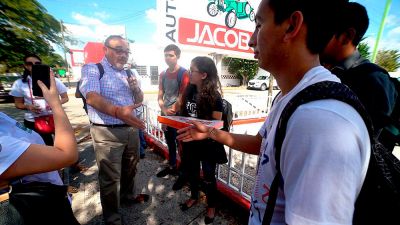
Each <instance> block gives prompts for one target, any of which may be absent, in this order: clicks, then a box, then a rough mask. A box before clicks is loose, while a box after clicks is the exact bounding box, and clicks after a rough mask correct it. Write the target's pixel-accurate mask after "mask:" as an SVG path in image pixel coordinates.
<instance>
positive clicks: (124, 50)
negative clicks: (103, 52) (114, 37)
mask: <svg viewBox="0 0 400 225" xmlns="http://www.w3.org/2000/svg"><path fill="white" fill-rule="evenodd" d="M106 47H107V48H109V49H112V50H114V51H115V53H117V54H118V55H120V54H127V55H129V54H131V52H130V51H129V49H122V48H113V47H111V46H108V45H106Z"/></svg>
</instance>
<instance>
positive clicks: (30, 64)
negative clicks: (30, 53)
mask: <svg viewBox="0 0 400 225" xmlns="http://www.w3.org/2000/svg"><path fill="white" fill-rule="evenodd" d="M40 64H42V63H41V62H35V63H33V62H25V65H27V66H33V65H40Z"/></svg>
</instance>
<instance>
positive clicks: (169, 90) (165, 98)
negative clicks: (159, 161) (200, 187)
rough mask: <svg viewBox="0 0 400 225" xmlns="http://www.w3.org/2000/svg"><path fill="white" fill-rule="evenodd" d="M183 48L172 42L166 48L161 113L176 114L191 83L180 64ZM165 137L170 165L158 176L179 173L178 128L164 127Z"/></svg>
mask: <svg viewBox="0 0 400 225" xmlns="http://www.w3.org/2000/svg"><path fill="white" fill-rule="evenodd" d="M180 55H181V50H180V49H179V47H178V46H176V45H174V44H170V45H168V46H166V47H165V49H164V58H165V63H166V64H167V65H168V68H167V69H166V70H165V71H163V72H161V74H160V78H159V89H158V104H159V106H160V109H161V115H167V116H175V115H177V114H178V113H179V112H178V111H179V109H180V103H181V100H182V95H183V93H184V91H185V89H186V86H187V85H188V83H189V75H188V72H187V70H186V69H185V68H183V67H181V66H179V65H178V60H179V57H180ZM163 129H164V134H165V139H166V141H167V146H168V151H169V165H168V166H167V167H166V168H164V169H163V170H161V171H160V172H158V173H157V177H165V176H167V175H168V174H172V175H178V174H179V173H178V169H177V165H176V152H177V142H176V129H174V128H172V127H168V126H167V127H163ZM184 183H185V178H184V176H183V175H182V174H181V176H180V177H179V178H178V180H177V181H176V182H175V184H174V185H173V187H172V188H173V189H174V190H179V189H181V188H182V187H183V185H184Z"/></svg>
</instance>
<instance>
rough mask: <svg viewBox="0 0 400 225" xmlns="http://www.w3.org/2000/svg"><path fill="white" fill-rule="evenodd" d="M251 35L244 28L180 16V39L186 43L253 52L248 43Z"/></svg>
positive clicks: (180, 41)
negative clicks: (234, 27)
mask: <svg viewBox="0 0 400 225" xmlns="http://www.w3.org/2000/svg"><path fill="white" fill-rule="evenodd" d="M251 35H252V33H251V32H248V31H244V30H239V29H233V28H231V29H229V28H227V27H225V26H220V25H217V24H213V23H207V22H204V21H198V20H192V19H187V18H183V17H181V18H179V35H178V36H179V37H178V41H179V43H181V44H185V45H194V46H204V47H209V48H219V49H225V50H231V51H239V52H247V53H253V49H252V48H250V47H249V45H248V42H249V40H250V37H251Z"/></svg>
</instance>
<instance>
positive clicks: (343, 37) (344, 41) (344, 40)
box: [337, 28, 356, 45]
mask: <svg viewBox="0 0 400 225" xmlns="http://www.w3.org/2000/svg"><path fill="white" fill-rule="evenodd" d="M355 36H356V30H355V29H354V28H348V29H347V30H345V31H343V32H342V33H341V34H340V35H339V37H338V38H337V39H338V40H339V43H340V44H341V45H348V44H349V43H352V42H353V40H354V38H355Z"/></svg>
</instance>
